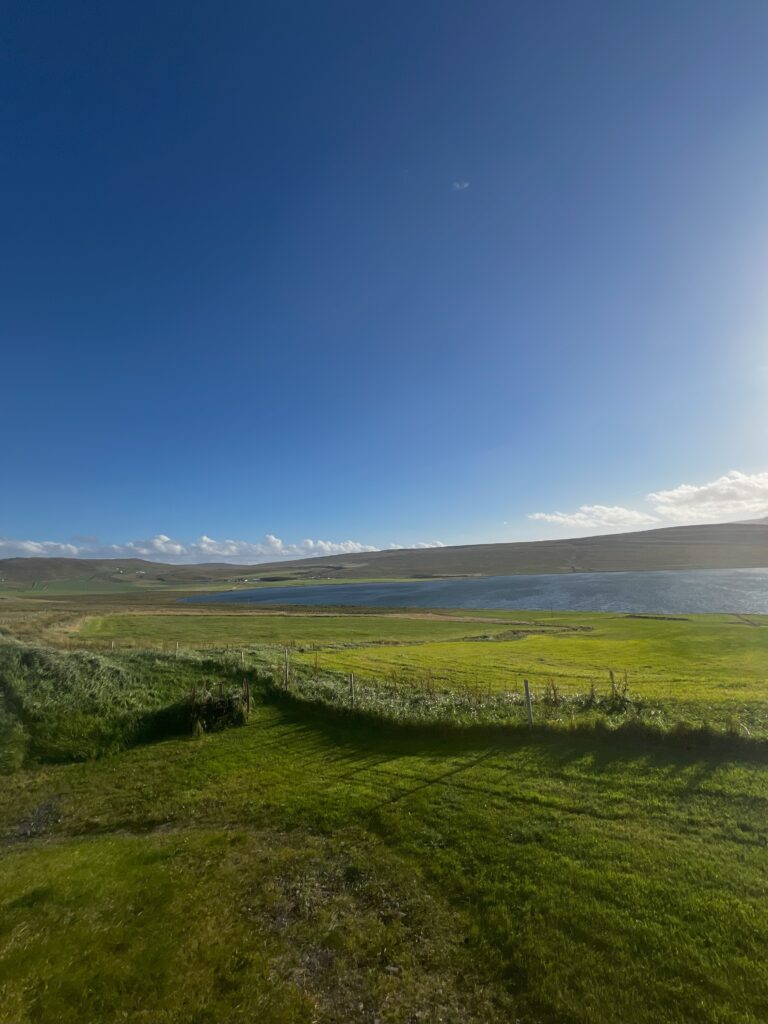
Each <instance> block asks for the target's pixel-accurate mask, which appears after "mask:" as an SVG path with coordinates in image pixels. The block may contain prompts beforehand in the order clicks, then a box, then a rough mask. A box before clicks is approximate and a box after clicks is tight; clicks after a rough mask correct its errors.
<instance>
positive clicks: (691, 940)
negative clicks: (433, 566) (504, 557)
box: [0, 606, 768, 1024]
mask: <svg viewBox="0 0 768 1024" xmlns="http://www.w3.org/2000/svg"><path fill="white" fill-rule="evenodd" d="M145 610H146V609H145ZM33 614H36V613H28V612H27V610H26V606H25V609H24V610H23V615H22V616H21V618H19V620H18V623H17V625H18V626H19V628H20V629H22V627H23V630H22V631H24V635H25V636H27V637H29V635H30V634H31V633H32V632H33V631H34V619H33V618H30V615H33ZM67 614H68V615H69V618H67V616H66V615H60V614H58V613H56V614H54V613H53V612H51V611H50V609H49V610H48V611H46V612H45V613H44V617H41V619H40V621H41V622H43V623H46V624H47V625H46V629H47V628H49V627H50V628H51V629H52V630H53V632H52V633H51V634H50V635H51V637H53V638H55V637H57V636H58V637H61V638H67V642H68V643H73V642H77V640H76V638H77V636H78V634H77V632H76V630H80V629H82V630H84V632H85V633H86V635H85V636H83V641H84V643H85V644H86V647H87V646H88V645H90V647H91V648H94V647H95V648H99V647H101V648H105V649H103V650H96V649H84V650H73V651H69V650H63V651H62V650H55V649H51V648H50V647H30V646H25V645H23V644H19V643H18V642H16V641H14V640H13V639H12V637H11V638H9V639H8V640H7V642H5V643H2V644H0V768H4V770H5V772H6V774H4V775H3V777H2V786H1V787H0V865H2V870H1V871H0V1024H70V1022H72V1024H75V1022H77V1024H80V1022H82V1021H87V1022H89V1024H102V1022H104V1024H107V1022H109V1024H112V1022H117V1021H128V1022H131V1024H155V1022H160V1024H193V1022H194V1024H219V1022H227V1024H229V1022H233V1024H238V1022H243V1024H245V1022H246V1021H247V1022H249V1024H251V1022H253V1021H259V1024H262V1022H263V1024H282V1022H296V1024H299V1022H301V1024H314V1022H319V1024H336V1022H348V1021H349V1022H352V1024H358V1022H359V1024H374V1022H375V1021H379V1022H380V1024H413V1022H427V1024H432V1022H438V1021H441V1022H443V1024H464V1022H470V1024H472V1022H474V1024H510V1022H520V1024H617V1022H621V1024H688V1022H690V1024H709V1022H712V1024H763V1022H764V1021H766V1020H768V967H767V966H766V958H765V955H764V952H765V948H766V944H767V943H768V825H767V824H766V822H768V813H767V811H768V740H767V739H766V738H768V728H763V725H764V724H765V723H764V721H763V718H764V713H763V712H762V707H763V703H764V696H765V694H764V687H765V679H764V675H763V672H764V671H765V666H766V664H767V661H766V659H765V657H764V654H765V643H766V641H765V636H766V634H768V628H766V626H765V620H760V619H752V618H751V617H750V620H749V621H744V620H739V619H734V618H732V617H731V618H727V617H705V618H691V619H689V620H680V619H658V620H651V619H631V618H624V617H615V616H590V617H584V616H580V617H579V616H561V615H559V614H558V616H557V617H556V618H555V619H551V620H550V619H546V620H545V621H543V622H542V621H541V620H540V619H539V618H538V617H537V616H536V615H528V616H526V615H524V614H522V615H521V613H514V617H512V616H511V615H507V616H505V615H503V614H496V613H487V614H486V615H482V614H480V613H472V615H467V614H464V615H462V616H459V615H457V616H455V617H454V618H450V617H448V618H446V617H444V616H440V618H439V619H431V618H425V617H423V616H413V617H410V618H408V617H406V618H404V617H402V616H400V617H397V616H389V615H387V616H384V615H357V616H355V615H340V614H339V615H326V616H319V615H312V614H304V615H300V616H298V615H297V616H290V615H285V616H280V615H276V614H271V615H243V614H242V613H238V612H237V610H235V611H234V612H233V613H232V614H229V615H224V614H222V613H221V612H220V611H217V612H216V613H215V614H212V613H203V614H199V615H198V614H194V615H191V614H190V615H187V614H182V615H177V614H172V613H171V612H170V610H169V609H167V608H165V609H163V608H159V609H158V614H157V615H155V616H153V615H147V614H141V615H134V614H127V610H123V611H119V610H115V609H113V610H112V611H109V610H106V609H105V610H101V611H100V610H99V609H98V607H96V606H90V607H89V608H88V614H89V617H88V618H86V619H83V615H82V609H75V608H72V609H70V611H69V612H68V613H67ZM539 614H540V613H539ZM222 620H224V621H222ZM5 621H6V623H7V625H6V630H11V629H12V628H15V627H14V620H13V619H12V618H10V617H8V618H7V619H6V620H5ZM750 622H752V623H754V624H750ZM67 623H69V625H67ZM94 623H98V624H99V625H98V626H97V627H94V625H93V624H94ZM201 629H203V630H205V631H207V633H206V636H205V639H204V640H200V641H198V640H196V639H195V638H199V637H200V630H201ZM179 630H181V631H182V632H181V633H179V632H178V631H179ZM185 630H186V631H187V632H186V633H184V631H185ZM89 631H90V632H89ZM131 631H133V632H132V633H131ZM174 631H177V632H176V633H175V634H174ZM110 634H111V635H110ZM512 635H514V637H515V639H511V636H512ZM470 637H472V638H473V639H469V638H470ZM112 639H115V640H116V643H117V644H118V648H119V646H120V645H121V644H123V643H124V644H125V645H126V647H127V648H128V649H126V650H120V649H118V650H115V651H113V650H112V649H111V642H112ZM176 640H180V642H181V643H182V644H184V645H186V644H189V645H194V644H195V643H198V642H199V644H200V645H201V646H202V645H207V644H209V643H211V642H218V644H219V646H220V649H219V650H218V651H209V650H207V649H206V650H197V651H194V650H189V651H186V650H185V649H184V647H183V646H182V649H181V651H180V653H179V655H178V656H176V654H175V651H174V650H173V649H172V648H171V649H170V650H166V652H165V653H162V652H160V651H157V650H155V651H142V650H139V649H136V648H137V647H138V646H140V645H141V644H142V643H153V644H158V643H165V644H166V645H174V646H175V642H176ZM282 644H290V645H291V651H292V653H291V655H290V668H289V680H288V687H287V689H286V688H285V685H284V682H285V681H284V677H282V676H281V658H282V646H281V645H282ZM302 646H304V647H305V648H307V649H306V650H305V652H304V653H302V651H301V649H300V648H301V647H302ZM227 647H229V648H230V649H229V650H226V648H227ZM494 659H497V660H494ZM542 659H544V660H542ZM476 666H480V671H481V672H482V678H483V680H487V682H486V681H484V682H483V684H482V685H481V686H476V685H475V682H474V680H473V676H472V672H473V671H477V668H476ZM665 666H666V669H665ZM609 669H613V670H614V672H615V673H616V676H617V679H618V680H619V681H620V680H621V679H622V678H623V672H624V670H625V669H626V670H627V673H628V678H629V683H630V690H629V696H628V697H626V696H625V695H623V694H621V693H618V694H617V695H616V696H615V697H613V696H611V695H610V694H609V693H607V692H606V691H607V685H608V678H607V672H608V670H609ZM350 670H354V671H355V672H356V674H357V683H356V689H355V692H354V694H352V693H351V691H350V688H349V685H348V679H347V673H348V672H349V671H350ZM494 673H495V674H494ZM523 673H525V674H526V675H528V676H530V678H531V679H532V681H533V682H534V686H535V696H536V703H535V705H534V707H535V714H536V718H537V722H543V723H544V724H543V725H542V726H541V727H540V728H537V729H535V730H533V731H529V730H527V728H526V727H525V724H524V723H525V712H524V708H523V706H522V704H521V701H520V698H519V686H518V684H519V676H520V675H521V674H523ZM537 673H539V674H538V675H537ZM243 675H245V676H247V677H248V679H249V680H250V681H251V698H252V708H251V712H250V714H249V715H247V716H243V717H242V718H234V719H232V720H231V721H229V722H226V723H224V724H225V725H229V726H231V725H232V721H243V720H244V721H245V722H246V724H244V725H241V726H239V727H228V728H222V729H221V730H220V731H210V728H213V725H211V723H210V722H209V720H208V719H206V724H207V725H209V726H210V728H209V730H208V731H205V732H202V734H200V732H201V731H200V729H198V730H197V732H198V733H199V735H197V736H196V737H193V736H192V735H191V732H192V728H190V726H191V723H192V719H191V718H190V715H189V713H188V712H189V701H190V699H191V697H190V695H191V694H192V695H196V696H195V697H194V699H195V700H197V702H198V705H196V706H197V707H198V708H199V704H200V701H201V700H204V699H205V700H207V699H208V695H210V694H213V695H214V698H215V695H216V694H217V693H219V691H221V692H222V693H224V694H229V693H230V692H231V693H234V694H237V693H238V692H242V691H239V687H240V686H241V681H242V677H243ZM270 676H271V677H272V678H270ZM593 677H594V678H595V680H596V681H597V682H598V684H599V693H598V694H597V697H596V698H594V699H592V698H591V697H590V695H589V689H588V688H589V686H590V681H591V680H592V679H593ZM550 678H553V679H556V684H555V686H556V689H557V694H558V695H557V697H556V698H553V699H551V700H550V701H549V703H548V702H547V700H546V691H545V689H544V686H545V682H546V680H547V679H550ZM636 691H643V692H642V695H641V696H638V697H637V698H636ZM201 695H203V696H202V697H201ZM550 696H551V690H550ZM222 699H223V698H222ZM691 709H694V712H695V713H693V712H691V713H690V714H689V712H690V711H691ZM702 709H703V710H702ZM734 714H737V715H738V716H739V717H738V719H737V724H738V723H741V725H743V724H744V723H745V722H748V723H749V730H750V731H751V733H752V736H751V738H750V737H749V736H748V735H747V733H746V731H745V729H743V728H742V727H741V725H738V728H734V727H733V715H734ZM697 715H698V718H697V717H696V716H697ZM761 715H762V716H763V717H761ZM749 716H751V717H749ZM662 718H663V721H662ZM690 720H693V721H695V722H702V721H704V720H706V721H707V722H708V723H709V726H710V729H709V731H707V730H705V731H702V732H697V731H696V730H692V729H690V728H688V729H683V730H679V729H676V728H675V727H674V722H675V721H690ZM729 721H730V722H731V726H730V727H729V726H728V722H729ZM214 724H215V723H214ZM729 730H730V731H729Z"/></svg>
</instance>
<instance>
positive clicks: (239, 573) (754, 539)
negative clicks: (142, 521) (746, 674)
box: [0, 520, 768, 586]
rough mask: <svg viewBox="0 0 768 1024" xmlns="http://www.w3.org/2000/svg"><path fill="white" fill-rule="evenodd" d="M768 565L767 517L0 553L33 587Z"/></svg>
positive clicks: (2, 577) (16, 581)
mask: <svg viewBox="0 0 768 1024" xmlns="http://www.w3.org/2000/svg"><path fill="white" fill-rule="evenodd" d="M763 567H768V521H766V520H755V521H753V522H747V523H718V524H713V525H706V526H675V527H667V528H663V529H657V530H643V531H640V532H636V533H618V534H608V535H604V536H596V537H578V538H571V539H568V540H546V541H525V542H518V543H511V544H471V545H462V546H457V547H443V548H420V549H407V548H403V549H396V550H387V551H372V552H365V553H360V554H351V555H343V556H337V555H333V556H326V557H322V558H305V559H299V560H295V561H290V562H286V561H283V562H274V563H269V564H260V565H252V566H247V565H231V564H227V563H209V564H200V565H169V564H165V563H161V562H150V561H145V560H143V559H138V558H122V559H121V558H115V559H85V558H44V557H42V558H41V557H34V558H6V559H0V581H2V582H3V583H5V584H6V585H15V586H19V585H22V586H32V585H36V584H43V583H50V582H63V581H68V580H91V581H93V582H101V583H106V582H108V581H113V582H115V583H118V582H123V583H127V582H129V581H134V582H142V583H147V584H150V583H158V584H163V583H165V584H175V585H177V586H185V585H200V584H206V583H212V584H213V583H223V582H226V581H233V582H234V581H242V580H243V579H244V578H247V579H248V580H263V579H272V580H278V579H280V580H287V579H310V578H312V579H354V578H360V577H365V578H376V579H378V578H381V579H391V578H400V579H403V578H409V577H410V578H419V577H435V576H465V575H479V576H492V575H499V576H503V575H514V574H521V573H562V572H617V571H622V570H623V571H629V570H650V569H745V568H763Z"/></svg>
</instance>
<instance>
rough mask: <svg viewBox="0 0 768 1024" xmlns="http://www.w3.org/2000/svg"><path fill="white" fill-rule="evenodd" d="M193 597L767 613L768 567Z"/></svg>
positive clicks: (197, 599)
mask: <svg viewBox="0 0 768 1024" xmlns="http://www.w3.org/2000/svg"><path fill="white" fill-rule="evenodd" d="M185 601H186V602H189V603H213V604H229V603H236V604H259V605H261V604H284V605H285V604H292V605H366V606H371V607H377V608H403V607H409V608H500V609H502V608H531V609H555V610H557V611H590V612H634V613H638V614H651V615H652V614H665V615H675V614H687V613H690V614H693V613H695V612H737V613H750V612H753V613H760V612H762V613H764V614H768V569H696V570H674V571H667V572H594V573H563V574H556V575H546V576H485V577H482V578H478V577H475V578H473V579H441V580H415V581H413V582H408V583H332V584H320V585H317V586H313V585H308V586H299V587H260V588H258V589H256V590H237V591H229V590H228V591H225V592H224V593H216V594H201V595H197V596H195V597H189V598H185Z"/></svg>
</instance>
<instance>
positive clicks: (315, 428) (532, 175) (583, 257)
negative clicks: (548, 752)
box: [0, 0, 768, 554]
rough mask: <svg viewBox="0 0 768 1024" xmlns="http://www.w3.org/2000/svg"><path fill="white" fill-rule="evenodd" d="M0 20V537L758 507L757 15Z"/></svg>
mask: <svg viewBox="0 0 768 1024" xmlns="http://www.w3.org/2000/svg"><path fill="white" fill-rule="evenodd" d="M0 27H1V31H0V56H1V61H0V76H1V80H2V88H0V114H1V116H2V139H3V145H2V152H1V153H0V185H1V190H0V195H1V196H2V200H1V202H2V222H1V225H2V226H1V228H0V249H1V252H2V273H1V274H0V340H1V343H2V364H1V365H2V391H1V392H0V394H1V395H2V401H1V402H0V430H1V431H2V433H1V434H0V436H1V437H2V464H1V467H0V469H1V472H0V536H4V537H5V538H7V539H11V540H17V539H32V540H36V541H58V542H71V543H73V544H74V545H75V546H76V547H77V546H79V545H84V546H85V547H89V546H90V547H93V548H95V547H97V546H98V545H100V544H102V543H104V544H108V543H114V544H124V543H127V542H130V541H133V540H135V539H136V538H147V537H152V536H154V535H156V534H159V533H160V534H164V535H167V536H170V537H171V538H174V539H179V540H180V542H182V543H186V542H192V541H194V539H195V538H197V537H199V536H201V535H206V536H209V537H212V538H214V539H220V538H232V539H237V540H243V541H251V542H254V543H256V542H259V541H260V540H261V539H262V538H263V537H264V535H265V534H276V535H277V536H279V537H280V538H282V539H284V540H285V541H286V543H294V542H299V541H301V540H302V539H303V538H324V539H327V540H329V541H341V540H346V539H353V540H355V541H359V542H361V543H364V544H370V545H375V546H386V545H388V544H390V543H407V544H410V543H412V542H417V541H431V540H433V539H439V540H441V541H443V542H444V543H467V542H475V541H485V540H505V539H510V540H511V539H525V538H527V537H533V536H551V535H563V534H564V533H573V532H575V529H571V525H573V524H575V526H578V525H579V524H578V522H577V519H574V518H573V517H574V516H576V517H577V516H578V513H577V511H576V510H578V509H579V507H580V506H586V507H587V511H586V512H584V513H582V514H583V515H584V516H585V517H586V520H588V522H585V523H584V524H583V529H587V528H590V527H592V526H594V524H595V521H596V520H595V515H596V516H597V520H599V519H600V516H601V515H602V518H603V520H604V523H603V524H602V525H605V527H606V528H609V529H610V528H619V527H620V526H622V522H621V521H620V520H621V519H622V516H621V513H620V512H619V511H616V512H615V514H613V519H615V520H616V521H615V522H614V521H613V520H612V518H611V515H612V513H610V512H604V513H595V514H593V511H590V509H591V508H592V506H594V505H600V506H607V507H608V508H609V509H612V508H614V506H616V507H618V508H619V509H621V510H624V511H627V510H629V511H630V513H631V514H630V518H629V520H627V522H629V524H630V525H632V523H633V522H636V523H637V524H638V525H639V524H640V523H641V522H642V521H643V520H644V518H645V521H647V522H655V521H661V520H664V521H667V520H669V521H682V520H683V519H684V518H685V517H686V513H685V511H684V510H683V511H681V508H683V505H684V502H683V505H681V504H680V502H678V505H677V511H675V512H673V513H672V514H671V516H666V514H664V511H663V501H662V503H661V505H659V502H658V501H657V502H656V504H654V503H653V502H651V503H649V501H648V499H647V497H646V496H647V495H648V494H649V492H659V491H670V490H671V491H673V492H674V494H677V495H678V498H679V492H678V491H677V490H676V489H677V488H678V487H679V486H680V485H683V484H686V485H690V486H691V487H693V488H694V490H695V489H697V488H699V487H701V488H706V487H707V486H710V485H712V486H714V484H713V482H715V481H717V482H719V486H720V490H721V491H722V489H723V486H725V490H726V491H728V489H729V488H731V489H733V487H735V490H736V492H738V494H737V500H740V499H739V498H738V495H739V494H741V493H742V491H743V490H744V488H747V490H748V491H749V492H750V493H752V494H753V498H754V495H757V497H756V498H754V500H752V503H751V504H749V503H748V504H745V505H744V510H745V513H749V514H757V513H758V512H759V511H760V510H761V506H760V502H761V500H762V499H763V498H764V499H765V505H766V508H765V511H768V477H767V476H766V475H765V471H766V470H768V458H766V452H767V451H768V417H767V416H766V412H765V410H766V407H767V400H768V354H767V352H766V329H767V327H768V290H767V289H766V279H767V276H766V271H767V270H768V131H767V130H766V128H767V127H768V122H767V120H766V111H768V60H766V53H768V4H766V3H765V2H762V0H760V2H749V0H735V2H733V0H722V2H717V3H713V2H709V0H692V2H681V0H662V2H653V0H651V2H643V3H635V2H628V0H627V2H616V0H611V2H603V3H590V2H574V0H567V2H566V0H564V2H543V3H532V2H526V3H516V2H511V0H507V2H503V3H496V2H479V3H478V2H469V0H468V2H462V3H459V2H452V0H441V2H422V0H415V2H414V0H408V2H392V3H388V4H380V3H375V4H374V3H369V2H360V0H354V2H349V3H339V2H333V0H331V2H323V3H317V2H314V0H312V2H307V3H298V2H295V3H291V2H286V0H281V2H278V3H274V4H273V3H264V2H261V3H250V2H227V0H223V2H222V0H217V2H216V3H213V2H208V3H196V2H189V0H186V2H184V3H159V4H158V3H154V2H153V3H144V2H134V3H130V4H114V3H106V4H105V3H96V2H77V0H71V2H68V3H66V4H64V3H60V4H38V3H30V2H28V0H25V2H15V0H11V2H9V3H6V4H4V5H3V11H2V16H1V26H0ZM732 470H738V471H739V472H740V473H741V474H742V475H743V479H742V477H738V478H733V477H729V478H726V480H725V483H724V482H723V480H722V479H721V478H722V477H723V474H726V473H727V472H729V471H732ZM734 479H735V481H736V482H735V484H734ZM745 481H746V483H745ZM763 484H765V485H766V486H765V489H764V491H763V490H761V488H762V487H763ZM755 488H756V490H755ZM697 493H698V491H697ZM718 493H719V492H718ZM702 494H703V498H702V502H703V501H704V499H708V496H711V495H710V492H706V493H705V492H704V491H702ZM715 497H717V495H715ZM669 500H677V499H669ZM738 507H739V508H740V507H741V506H738ZM734 508H736V506H734ZM633 510H638V511H636V513H635V512H633ZM731 511H732V510H731ZM537 512H538V513H544V514H545V515H547V516H549V515H550V514H554V513H556V512H560V513H562V516H563V520H562V521H561V520H557V519H538V520H534V519H530V518H529V516H530V515H531V514H532V513H537ZM719 512H722V513H723V515H728V514H730V512H728V513H726V512H725V508H724V506H723V507H722V508H719ZM632 514H635V515H636V518H635V519H634V520H633V519H632ZM696 515H698V516H699V518H702V517H703V514H702V513H701V510H699V513H696V514H694V513H693V512H692V513H691V517H692V519H695V518H696ZM744 517H746V515H745V516H744ZM583 529H582V532H583ZM592 532H600V531H599V530H597V531H596V530H594V529H593V530H592ZM82 538H98V540H92V539H86V540H83V539H82ZM6 551H7V552H8V553H12V548H11V547H10V546H8V547H7V548H6ZM1 553H2V551H0V554H1Z"/></svg>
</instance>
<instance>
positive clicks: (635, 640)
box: [320, 614, 768, 702]
mask: <svg viewBox="0 0 768 1024" xmlns="http://www.w3.org/2000/svg"><path fill="white" fill-rule="evenodd" d="M557 624H562V625H566V626H570V627H576V626H580V627H584V629H583V630H582V631H576V630H573V631H570V632H558V631H556V630H555V628H554V627H555V626H556V625H557ZM548 625H549V627H550V631H549V634H548V635H547V634H542V633H537V632H530V633H528V634H527V635H521V636H520V637H519V638H518V639H514V640H498V641H488V642H483V641H469V642H454V641H449V642H444V641H438V642H432V643H429V644H428V645H424V646H412V647H387V648H357V649H349V650H343V651H329V652H324V653H322V654H321V656H320V663H321V664H322V665H324V666H327V667H328V668H332V669H337V670H343V671H347V672H349V671H354V672H356V673H358V674H359V675H361V677H365V676H371V677H375V678H386V677H394V678H397V679H399V680H402V681H403V682H406V681H407V680H408V679H413V680H421V679H423V678H424V677H425V675H426V674H427V673H429V674H430V675H431V677H432V679H433V680H434V681H435V682H436V683H439V684H441V685H446V686H453V687H462V686H486V687H490V688H491V689H508V688H511V687H512V686H519V684H520V681H521V679H522V677H527V678H528V679H530V681H531V682H532V683H533V684H534V685H537V686H543V685H545V684H546V682H547V681H548V680H550V679H552V680H554V681H555V683H556V684H557V685H558V687H561V688H562V689H563V690H564V692H568V691H569V690H571V691H572V690H579V691H584V690H586V689H588V688H589V686H590V685H591V683H592V682H595V683H597V684H599V685H605V682H606V679H607V678H608V673H609V671H610V670H613V671H614V673H615V674H616V676H617V678H623V675H624V673H625V672H626V673H627V678H628V680H629V684H630V687H631V689H632V690H633V691H634V692H637V693H639V694H641V695H643V696H647V697H651V698H659V697H660V698H664V699H670V698H673V699H674V698H680V699H691V698H696V699H700V700H703V701H708V702H709V701H714V700H739V699H743V700H768V618H765V617H760V616H750V618H749V620H748V621H746V620H744V619H740V618H735V617H733V616H725V615H723V616H715V615H708V616H692V617H690V618H687V619H684V620H675V619H641V618H631V617H627V616H617V615H610V614H592V615H583V614H558V615H557V616H556V617H555V618H554V619H553V620H550V621H549V622H548ZM489 630H490V627H489Z"/></svg>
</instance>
